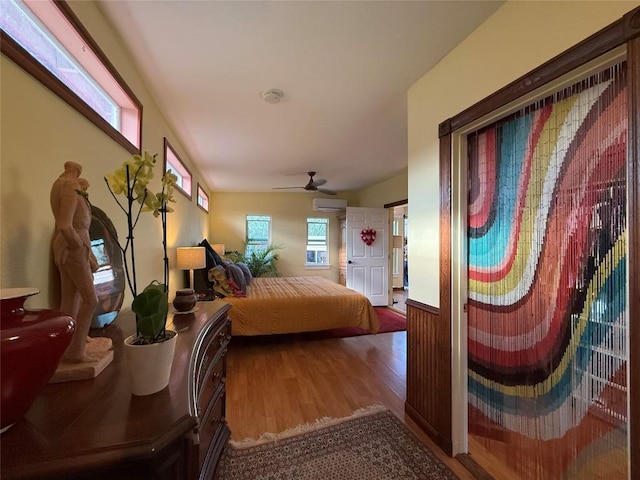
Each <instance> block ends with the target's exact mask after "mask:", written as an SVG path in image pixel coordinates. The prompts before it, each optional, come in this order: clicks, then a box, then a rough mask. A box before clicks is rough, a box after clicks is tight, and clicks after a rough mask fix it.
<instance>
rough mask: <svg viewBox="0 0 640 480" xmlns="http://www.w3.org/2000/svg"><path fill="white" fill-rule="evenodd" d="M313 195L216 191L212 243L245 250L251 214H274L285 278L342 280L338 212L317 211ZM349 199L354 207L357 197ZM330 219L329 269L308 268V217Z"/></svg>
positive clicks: (274, 237) (273, 225) (212, 200)
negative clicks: (303, 277) (307, 277)
mask: <svg viewBox="0 0 640 480" xmlns="http://www.w3.org/2000/svg"><path fill="white" fill-rule="evenodd" d="M315 196H316V195H310V194H309V193H246V192H243V193H224V192H214V193H213V194H212V195H211V197H210V199H209V200H210V205H211V209H212V211H213V214H212V215H211V233H210V235H209V241H210V242H211V243H224V244H225V249H226V250H227V251H229V250H239V251H242V250H243V248H244V239H245V234H246V231H245V230H246V228H245V220H246V216H247V215H270V216H271V238H272V240H273V242H274V243H277V244H279V245H281V246H282V247H283V248H282V250H279V251H278V254H279V256H280V258H279V260H278V264H277V265H278V271H279V273H280V274H281V275H283V276H287V277H288V276H312V275H318V276H321V277H325V278H327V279H329V280H332V281H334V282H337V281H338V244H339V241H340V231H339V229H338V220H337V214H336V213H327V212H314V211H313V208H312V199H313V198H314V197H315ZM332 198H346V199H347V201H348V203H349V206H354V203H353V202H354V200H353V198H349V196H347V195H337V196H335V197H332ZM308 217H317V218H328V219H329V262H330V264H331V266H330V268H329V269H313V268H305V266H304V263H305V259H306V235H307V218H308Z"/></svg>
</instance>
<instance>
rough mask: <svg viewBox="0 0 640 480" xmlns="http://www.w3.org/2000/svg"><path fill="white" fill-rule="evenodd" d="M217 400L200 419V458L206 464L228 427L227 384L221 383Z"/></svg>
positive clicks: (216, 393)
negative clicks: (226, 411) (226, 414)
mask: <svg viewBox="0 0 640 480" xmlns="http://www.w3.org/2000/svg"><path fill="white" fill-rule="evenodd" d="M214 398H215V401H214V402H212V403H211V404H210V408H209V409H207V412H206V413H205V415H204V417H202V419H201V421H200V432H199V433H200V435H199V437H200V459H201V463H202V464H203V465H204V464H206V463H207V461H208V457H210V456H211V454H212V452H213V451H214V450H215V447H216V444H217V443H218V440H219V439H218V438H217V437H220V436H221V435H222V433H223V429H224V428H226V423H225V418H224V416H225V385H224V384H220V385H219V388H218V389H217V390H216V392H215V397H214Z"/></svg>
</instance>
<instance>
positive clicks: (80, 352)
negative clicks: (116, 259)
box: [50, 162, 98, 363]
mask: <svg viewBox="0 0 640 480" xmlns="http://www.w3.org/2000/svg"><path fill="white" fill-rule="evenodd" d="M81 173H82V166H81V165H79V164H77V163H75V162H65V164H64V172H63V173H62V175H60V177H58V179H57V180H56V181H55V182H54V183H53V186H52V187H51V197H50V200H51V210H52V211H53V216H54V217H55V232H54V237H53V257H54V261H55V264H56V266H57V267H58V270H59V271H60V277H61V286H62V299H61V303H60V311H62V312H63V313H66V314H67V315H70V316H71V317H73V319H74V320H75V331H74V334H73V339H72V340H71V344H70V345H69V347H68V348H67V350H66V352H65V353H64V355H63V357H62V361H64V362H70V363H81V362H91V361H93V360H94V359H93V358H92V357H90V356H88V355H86V354H85V347H86V343H87V336H88V333H89V327H90V326H91V320H92V318H93V312H94V310H95V308H96V305H97V303H98V299H97V296H96V292H95V289H94V286H93V272H94V271H96V270H97V268H98V263H97V261H96V258H95V256H94V255H93V253H92V252H91V239H90V237H89V226H90V225H91V206H90V204H89V200H88V197H87V189H88V187H89V182H87V181H86V180H85V179H83V178H80V174H81Z"/></svg>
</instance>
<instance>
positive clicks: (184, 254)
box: [176, 247, 207, 270]
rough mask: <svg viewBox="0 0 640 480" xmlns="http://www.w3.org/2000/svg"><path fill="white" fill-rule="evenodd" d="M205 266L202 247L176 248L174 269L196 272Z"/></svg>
mask: <svg viewBox="0 0 640 480" xmlns="http://www.w3.org/2000/svg"><path fill="white" fill-rule="evenodd" d="M206 266H207V262H206V258H205V250H204V247H178V248H177V249H176V267H178V268H179V269H181V270H197V269H199V268H204V267H206Z"/></svg>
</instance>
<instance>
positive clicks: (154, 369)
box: [124, 330, 178, 396]
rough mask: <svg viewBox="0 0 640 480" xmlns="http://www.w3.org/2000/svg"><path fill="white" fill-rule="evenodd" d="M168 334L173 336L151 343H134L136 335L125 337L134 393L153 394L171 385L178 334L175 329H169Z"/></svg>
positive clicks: (125, 349)
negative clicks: (170, 379)
mask: <svg viewBox="0 0 640 480" xmlns="http://www.w3.org/2000/svg"><path fill="white" fill-rule="evenodd" d="M167 334H173V337H172V338H170V339H169V340H166V341H164V342H162V343H153V344H151V345H132V344H131V342H133V341H134V340H135V338H136V336H135V335H131V336H130V337H127V338H125V340H124V351H125V355H126V363H127V368H128V370H129V378H130V379H131V391H132V393H133V394H134V395H139V396H142V395H151V394H153V393H156V392H159V391H160V390H162V389H163V388H165V387H166V386H167V385H169V377H170V376H171V364H172V363H173V354H174V352H175V350H176V342H177V339H178V334H177V333H176V332H174V331H173V330H167Z"/></svg>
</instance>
